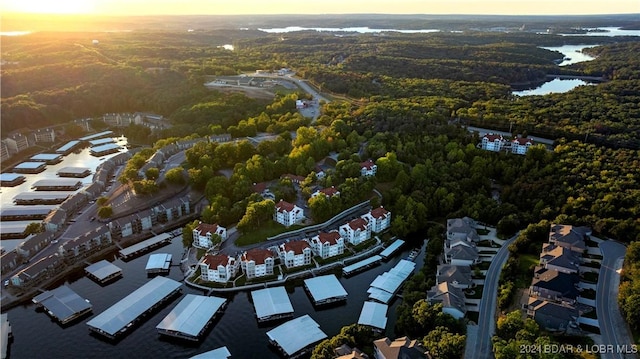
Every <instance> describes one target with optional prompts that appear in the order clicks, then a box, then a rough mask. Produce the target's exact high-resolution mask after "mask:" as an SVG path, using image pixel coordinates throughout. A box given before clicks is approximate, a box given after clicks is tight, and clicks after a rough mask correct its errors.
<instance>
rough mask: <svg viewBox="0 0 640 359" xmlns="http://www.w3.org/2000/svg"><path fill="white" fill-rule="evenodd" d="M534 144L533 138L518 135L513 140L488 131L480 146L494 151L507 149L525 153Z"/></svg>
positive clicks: (520, 153) (519, 153)
mask: <svg viewBox="0 0 640 359" xmlns="http://www.w3.org/2000/svg"><path fill="white" fill-rule="evenodd" d="M533 145H534V140H533V138H530V137H522V136H519V135H518V136H517V137H516V138H514V139H512V140H508V139H507V138H505V137H504V136H502V135H500V134H495V133H487V134H485V135H484V136H482V139H481V142H480V143H479V144H478V147H479V148H481V149H483V150H486V151H493V152H500V151H506V152H511V153H515V154H517V155H525V154H527V151H528V150H529V148H531V146H533Z"/></svg>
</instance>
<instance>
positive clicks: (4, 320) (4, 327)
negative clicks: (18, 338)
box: [0, 313, 13, 359]
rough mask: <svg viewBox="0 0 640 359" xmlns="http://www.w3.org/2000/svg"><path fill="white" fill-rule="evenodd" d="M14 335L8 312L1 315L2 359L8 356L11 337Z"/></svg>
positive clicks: (0, 340)
mask: <svg viewBox="0 0 640 359" xmlns="http://www.w3.org/2000/svg"><path fill="white" fill-rule="evenodd" d="M12 336H13V334H12V332H11V324H9V317H8V315H7V313H2V315H0V352H1V353H0V354H2V355H1V356H0V359H6V358H7V351H8V349H9V338H11V337H12Z"/></svg>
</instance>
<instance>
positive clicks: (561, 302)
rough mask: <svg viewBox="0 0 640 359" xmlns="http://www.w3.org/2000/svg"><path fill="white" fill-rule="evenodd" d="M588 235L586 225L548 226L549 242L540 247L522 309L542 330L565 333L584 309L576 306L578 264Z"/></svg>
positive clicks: (588, 230)
mask: <svg viewBox="0 0 640 359" xmlns="http://www.w3.org/2000/svg"><path fill="white" fill-rule="evenodd" d="M590 235H591V229H590V228H587V227H573V226H570V225H564V224H552V225H551V230H550V232H549V242H548V243H546V244H545V245H544V246H543V247H542V251H541V253H540V263H539V265H538V266H536V267H535V269H534V274H533V280H532V281H531V286H530V287H529V300H528V302H527V304H526V308H525V309H526V312H527V315H528V316H530V317H532V318H533V319H534V320H535V321H536V322H537V323H538V324H539V325H540V327H542V328H544V329H545V330H549V331H554V332H565V331H567V330H568V329H569V328H572V327H577V323H578V318H579V317H580V315H581V314H582V310H583V308H584V306H578V305H577V303H578V302H577V300H578V297H579V296H580V291H581V289H580V287H579V286H578V283H579V282H580V273H581V270H580V265H581V264H582V261H583V259H582V256H583V254H584V253H585V252H586V250H587V246H586V240H587V239H589V236H590Z"/></svg>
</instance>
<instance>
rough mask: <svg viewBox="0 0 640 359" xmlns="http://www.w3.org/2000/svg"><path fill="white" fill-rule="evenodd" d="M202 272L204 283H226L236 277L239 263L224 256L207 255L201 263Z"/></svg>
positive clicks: (201, 276) (232, 258)
mask: <svg viewBox="0 0 640 359" xmlns="http://www.w3.org/2000/svg"><path fill="white" fill-rule="evenodd" d="M200 272H201V274H200V278H202V280H203V281H207V282H218V283H226V282H228V281H229V280H231V278H233V277H235V276H236V273H237V272H238V261H237V260H236V258H234V257H231V256H227V255H224V254H218V255H212V254H207V255H206V256H204V258H203V259H202V262H200Z"/></svg>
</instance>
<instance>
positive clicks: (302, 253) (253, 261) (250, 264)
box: [193, 201, 391, 283]
mask: <svg viewBox="0 0 640 359" xmlns="http://www.w3.org/2000/svg"><path fill="white" fill-rule="evenodd" d="M296 209H299V211H300V213H302V209H300V208H299V207H297V206H295V205H293V204H291V203H288V202H285V201H280V202H278V205H276V209H275V213H274V219H275V220H276V221H278V222H279V223H283V222H284V223H295V222H293V221H294V220H295V217H294V216H295V215H296V213H297V212H296ZM285 216H286V217H285ZM289 216H290V217H289ZM284 223H283V224H284ZM390 224H391V213H390V212H389V211H387V210H386V209H384V208H382V207H379V208H375V209H372V210H370V211H369V212H367V213H366V214H364V215H362V216H361V217H358V218H356V219H354V220H352V221H350V222H349V223H346V224H344V225H342V226H340V228H339V230H333V231H321V232H319V233H318V234H317V235H315V236H313V237H311V238H305V239H300V240H290V241H286V242H284V243H281V244H280V245H278V246H275V247H272V248H271V249H262V248H254V249H250V250H248V251H245V252H243V253H241V254H240V255H239V256H237V257H235V256H229V255H223V254H218V255H212V254H208V255H206V256H205V257H203V259H202V260H201V261H200V263H199V268H200V270H201V273H202V275H201V279H202V280H204V281H214V282H221V283H225V282H227V281H229V280H231V279H232V278H233V277H234V276H235V275H237V274H239V273H240V270H242V272H244V273H245V275H246V276H247V278H248V279H253V278H258V277H263V276H269V275H273V274H274V273H275V272H274V268H275V265H276V260H279V263H280V264H281V265H283V266H284V267H285V268H287V269H291V268H296V267H304V266H308V265H310V264H311V263H312V258H313V257H314V256H317V257H320V258H322V259H327V258H331V257H335V256H339V255H342V254H343V253H344V251H345V245H346V243H350V244H352V245H357V244H360V243H362V242H363V241H365V240H368V239H370V238H371V233H372V232H376V233H377V232H381V231H384V230H385V229H387V228H389V226H390ZM211 234H217V235H219V236H220V237H221V239H222V240H223V241H224V240H225V239H226V235H227V234H226V229H225V228H224V227H221V226H219V225H217V224H206V223H200V224H199V225H198V227H196V228H195V229H194V230H193V238H194V244H195V245H196V246H197V247H200V248H206V249H211V248H213V247H214V245H212V242H211V240H210V239H209V238H208V235H209V236H210V235H211ZM205 273H206V274H205Z"/></svg>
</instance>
